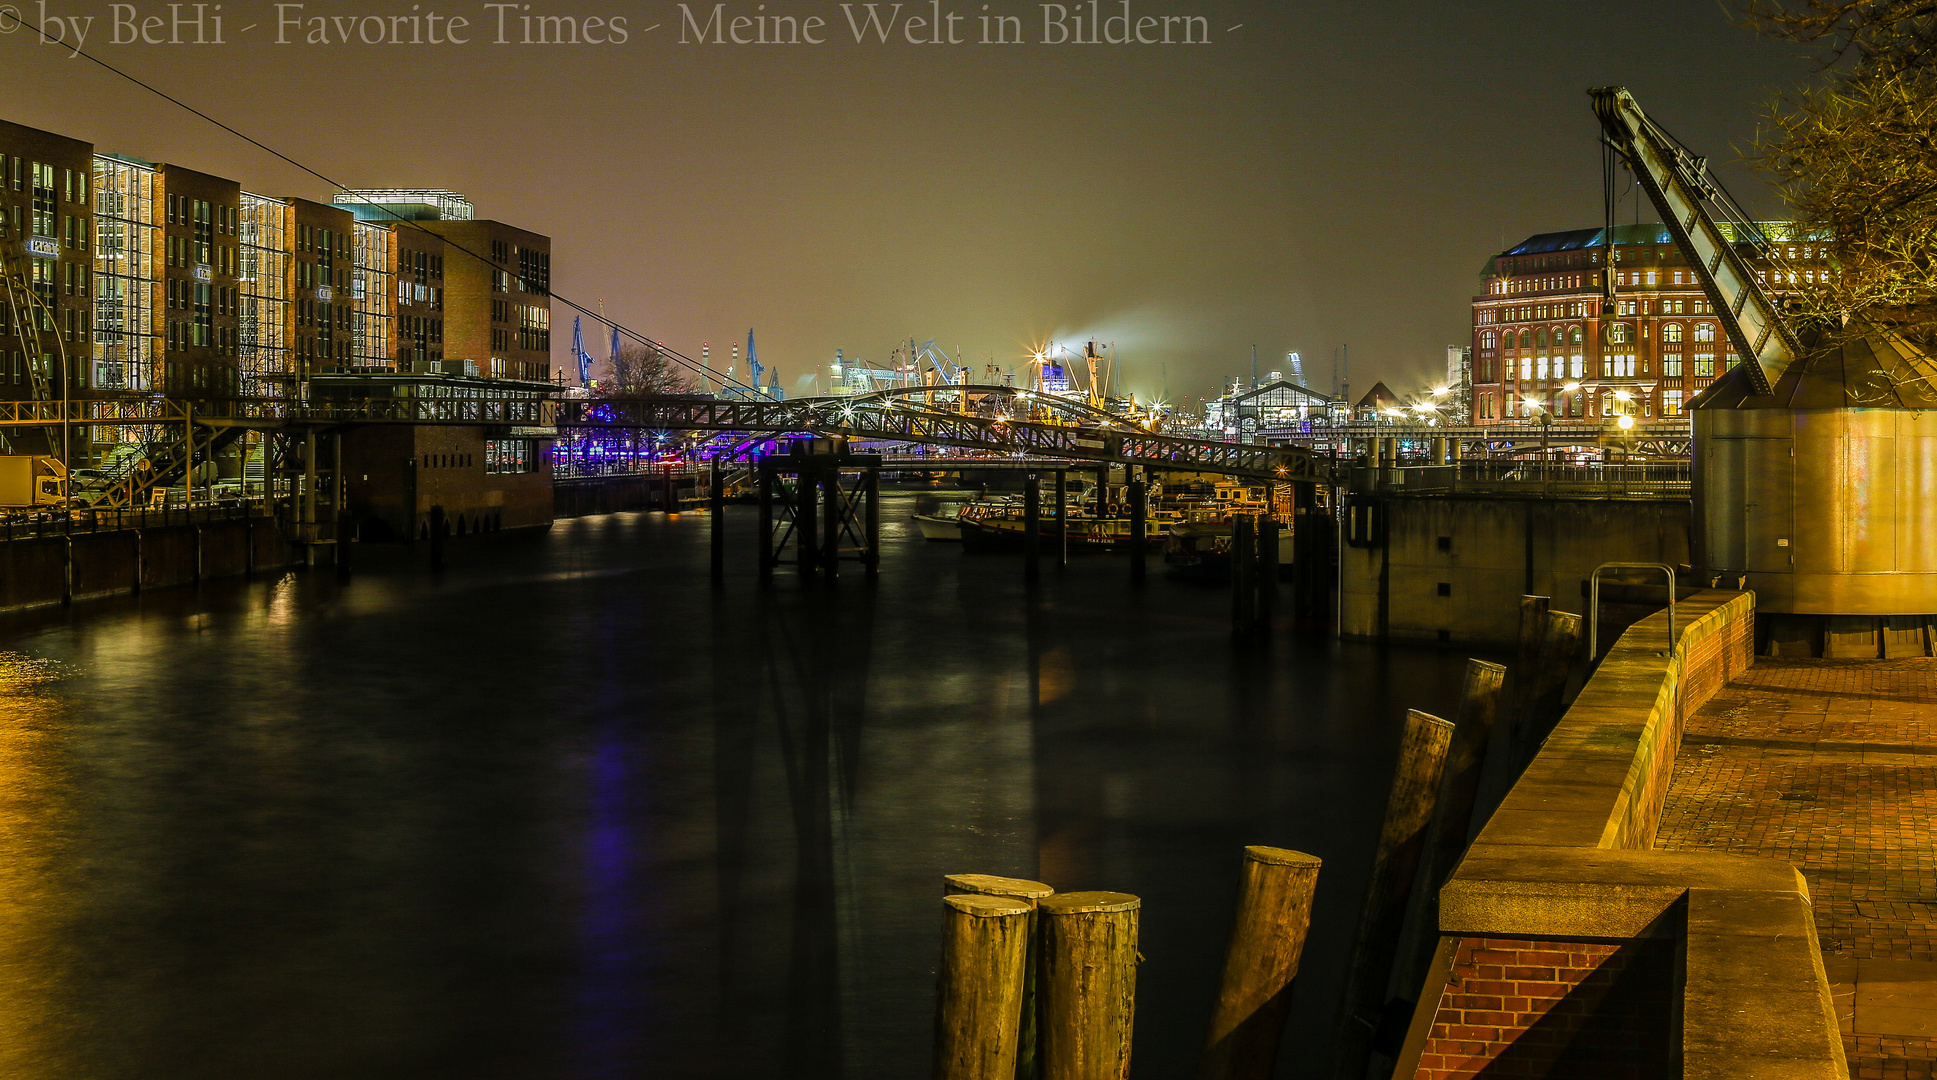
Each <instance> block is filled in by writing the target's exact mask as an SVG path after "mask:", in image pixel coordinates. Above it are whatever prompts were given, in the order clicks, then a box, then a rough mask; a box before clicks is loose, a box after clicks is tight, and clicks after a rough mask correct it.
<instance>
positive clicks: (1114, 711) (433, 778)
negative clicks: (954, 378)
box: [0, 495, 1464, 1080]
mask: <svg viewBox="0 0 1937 1080" xmlns="http://www.w3.org/2000/svg"><path fill="white" fill-rule="evenodd" d="M884 502H885V509H884V512H883V514H882V520H883V527H884V538H883V545H882V568H881V574H880V577H879V578H878V580H875V581H873V582H870V581H868V580H867V579H865V578H864V576H863V575H862V574H861V572H860V568H859V567H858V566H854V565H848V566H844V567H843V568H842V572H843V576H842V577H841V579H840V580H838V581H835V582H820V581H813V582H807V581H802V580H800V579H799V578H798V577H797V576H795V575H794V574H793V573H792V572H791V571H782V572H780V573H779V574H777V575H776V576H775V578H774V580H773V582H772V583H771V585H769V586H766V587H762V586H760V585H759V583H758V581H757V579H756V575H755V555H754V540H753V537H752V535H751V534H752V529H753V525H754V515H753V512H752V510H751V509H750V508H740V507H736V508H733V510H732V511H731V512H730V513H729V515H728V521H727V528H728V545H727V552H728V567H729V572H728V577H727V581H726V582H725V583H724V584H723V585H720V586H717V587H716V586H714V585H713V584H712V583H711V582H710V581H709V580H708V574H707V558H708V529H709V524H708V521H707V518H706V516H705V515H703V514H685V515H673V516H668V515H665V514H659V513H622V514H612V515H606V516H602V517H590V518H579V519H574V520H564V521H560V522H558V523H557V525H556V526H554V527H553V528H552V529H550V530H549V531H545V532H530V533H524V534H512V533H504V534H496V535H491V536H483V537H467V538H463V539H458V540H453V542H452V543H451V544H450V547H449V557H448V565H447V566H446V567H445V568H444V569H442V570H441V571H432V570H431V569H430V568H429V567H428V552H427V551H426V550H424V549H419V550H417V551H412V550H410V549H408V548H404V547H380V546H375V545H370V546H361V547H358V548H356V549H354V550H355V563H356V565H355V568H354V574H353V575H352V576H350V577H349V578H348V579H347V580H339V579H338V577H337V575H335V574H334V573H332V572H331V571H329V570H327V569H319V570H314V571H309V572H304V573H287V574H276V575H273V576H271V575H265V576H261V577H258V578H257V579H255V580H252V581H244V580H233V581H221V582H211V583H206V584H204V585H202V586H200V587H197V588H183V589H175V590H168V591H160V592H155V593H151V594H148V595H145V596H140V597H128V598H123V599H116V600H108V601H101V602H95V603H88V604H83V605H80V606H77V607H74V608H72V609H49V610H42V611H38V612H28V613H20V614H14V615H10V616H6V617H4V619H0V698H3V699H4V701H3V702H0V911H3V914H0V1076H5V1077H9V1078H14V1080H73V1078H81V1077H85V1078H90V1080H122V1078H127V1080H134V1078H141V1080H175V1078H181V1080H188V1078H194V1080H232V1078H233V1080H243V1078H249V1080H258V1078H259V1080H271V1078H273V1080H294V1078H319V1080H320V1078H331V1080H336V1078H342V1077H352V1076H354V1077H358V1078H363V1080H387V1078H400V1080H401V1078H410V1080H436V1078H452V1080H458V1078H463V1080H497V1078H504V1080H512V1078H517V1080H544V1078H584V1080H593V1078H617V1077H628V1078H642V1077H668V1078H675V1077H679V1078H683V1077H695V1078H714V1077H718V1078H755V1077H762V1078H764V1077H775V1076H787V1077H790V1078H797V1080H813V1078H836V1077H853V1078H880V1080H888V1078H895V1080H906V1078H910V1077H920V1076H924V1075H926V1072H927V1069H928V1054H929V1036H930V1030H931V1026H932V1023H933V1013H932V1009H933V981H934V972H935V966H936V953H937V948H938V932H939V929H940V917H941V906H940V900H939V897H940V894H941V876H942V875H943V874H945V873H952V872H973V873H987V874H1002V875H1011V876H1019V877H1027V878H1037V879H1040V880H1043V881H1046V882H1048V883H1049V884H1051V885H1053V886H1055V887H1056V888H1058V889H1062V890H1077V889H1109V890H1117V891H1123V892H1130V893H1135V894H1137V895H1139V896H1141V897H1142V898H1143V901H1144V907H1143V912H1142V919H1143V922H1142V939H1141V952H1142V955H1143V963H1142V966H1141V967H1140V969H1139V972H1138V994H1137V997H1138V1007H1137V1016H1136V1035H1135V1056H1134V1060H1133V1070H1134V1074H1135V1075H1137V1076H1142V1077H1174V1076H1181V1075H1188V1073H1189V1072H1190V1070H1191V1068H1192V1066H1193V1063H1194V1061H1195V1056H1196V1053H1197V1050H1198V1048H1199V1046H1200V1045H1201V1042H1202V1040H1203V1035H1204V1026H1205V1023H1206V1020H1207V1018H1208V1013H1209V1008H1210V1004H1211V1001H1212V996H1213V993H1214V991H1215V984H1216V978H1217V971H1218V965H1219V963H1220V959H1221V953H1222V949H1223V946H1224V938H1225V935H1226V934H1227V933H1228V932H1229V929H1230V922H1231V907H1232V902H1233V898H1234V895H1235V887H1236V881H1237V872H1238V860H1239V854H1240V851H1241V849H1242V847H1243V846H1244V845H1246V844H1271V845H1277V846H1283V847H1291V848H1297V849H1300V850H1303V851H1307V852H1310V853H1312V854H1315V855H1318V856H1319V857H1321V858H1323V859H1324V860H1325V867H1324V870H1323V872H1322V874H1321V877H1320V886H1319V893H1318V898H1317V904H1316V912H1315V916H1314V922H1313V927H1312V936H1311V941H1310V945H1309V947H1308V949H1307V951H1306V961H1305V966H1304V971H1303V974H1302V975H1301V976H1300V979H1299V985H1298V989H1297V997H1296V1004H1295V1008H1294V1015H1293V1018H1292V1021H1291V1024H1292V1029H1293V1036H1294V1038H1295V1039H1296V1040H1297V1044H1298V1045H1300V1046H1302V1047H1304V1048H1306V1049H1304V1050H1301V1051H1300V1052H1297V1053H1294V1054H1290V1055H1287V1057H1288V1060H1287V1061H1286V1062H1284V1068H1283V1069H1282V1070H1281V1072H1282V1074H1283V1075H1286V1076H1301V1077H1302V1076H1317V1075H1319V1073H1320V1072H1322V1071H1323V1068H1322V1067H1323V1060H1322V1055H1321V1054H1318V1053H1315V1052H1312V1050H1311V1048H1314V1047H1319V1046H1322V1045H1324V1044H1325V1043H1326V1042H1327V1041H1328V1040H1329V1035H1330V1028H1331V1023H1332V1018H1333V1010H1334V1008H1335V1005H1336V999H1337V994H1338V991H1339V987H1340V984H1341V983H1342V981H1343V976H1344V967H1345V963H1346V959H1347V956H1348V953H1349V950H1350V938H1351V934H1352V932H1353V929H1354V925H1355V922H1356V919H1357V912H1358V904H1359V900H1360V897H1361V894H1362V890H1363V888H1364V883H1365V875H1366V873H1367V869H1368V867H1369V864H1370V862H1371V855H1372V847H1373V843H1374V841H1375V838H1376V835H1377V832H1378V825H1379V817H1380V813H1381V811H1382V809H1383V805H1384V799H1385V794H1386V787H1387V784H1388V782H1389V780H1390V772H1391V769H1392V764H1393V756H1394V753H1395V749H1396V746H1397V735H1398V731H1399V727H1400V724H1401V721H1402V719H1403V716H1404V712H1405V710H1406V709H1407V708H1409V707H1411V708H1420V709H1425V710H1428V711H1431V712H1435V713H1438V714H1440V715H1450V714H1451V710H1452V707H1453V704H1454V702H1455V700H1456V698H1457V694H1458V680H1459V674H1460V669H1461V664H1462V662H1463V659H1464V657H1463V655H1461V654H1459V653H1454V652H1444V651H1434V650H1430V649H1421V650H1400V649H1379V648H1375V647H1372V646H1363V645H1350V644H1343V643H1339V642H1336V641H1332V640H1328V639H1325V638H1311V637H1302V636H1297V635H1294V634H1291V633H1289V632H1280V633H1279V634H1277V635H1276V636H1274V637H1272V638H1271V639H1270V640H1268V641H1264V642H1260V643H1256V644H1242V645H1240V644H1236V643H1234V642H1233V641H1232V638H1231V634H1230V628H1229V626H1230V624H1229V614H1230V599H1229V595H1228V593H1227V592H1226V591H1225V590H1224V589H1222V588H1221V587H1219V586H1215V585H1208V586H1207V585H1203V584H1193V583H1187V582H1181V581H1174V580H1171V579H1169V578H1167V577H1165V576H1164V574H1163V573H1162V572H1161V569H1160V564H1158V563H1155V562H1154V561H1153V566H1152V572H1151V574H1150V577H1149V580H1148V581H1147V582H1145V583H1144V584H1143V585H1141V586H1133V585H1132V584H1131V582H1130V581H1129V574H1128V568H1127V561H1126V560H1125V559H1123V558H1121V557H1116V556H1107V555H1104V556H1084V557H1082V558H1079V559H1076V560H1074V561H1073V562H1072V563H1071V565H1070V566H1069V567H1068V568H1066V569H1062V570H1058V569H1057V568H1056V567H1054V566H1053V565H1050V566H1046V567H1045V568H1044V571H1043V573H1042V576H1041V580H1040V582H1039V584H1038V585H1037V586H1035V587H1034V588H1033V589H1032V588H1030V587H1028V586H1026V585H1025V582H1024V580H1023V574H1022V572H1021V565H1020V560H1019V558H1017V557H1015V556H999V555H990V556H970V555H964V554H963V553H962V552H961V551H960V550H959V549H958V548H957V547H955V546H953V545H943V544H927V543H924V542H923V541H922V539H921V536H920V533H919V532H918V531H916V529H915V528H914V525H913V522H912V521H910V520H909V513H910V511H912V510H913V509H914V508H915V499H914V498H913V497H910V496H905V495H903V496H889V497H888V498H886V499H885V500H884Z"/></svg>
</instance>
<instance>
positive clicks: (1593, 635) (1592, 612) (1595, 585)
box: [1587, 562, 1675, 663]
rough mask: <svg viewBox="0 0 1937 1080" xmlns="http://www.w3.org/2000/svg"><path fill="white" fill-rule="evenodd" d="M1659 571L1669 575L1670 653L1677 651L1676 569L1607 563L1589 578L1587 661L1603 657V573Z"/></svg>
mask: <svg viewBox="0 0 1937 1080" xmlns="http://www.w3.org/2000/svg"><path fill="white" fill-rule="evenodd" d="M1617 568H1618V569H1627V570H1659V571H1661V572H1662V573H1664V574H1667V575H1668V651H1669V652H1673V651H1674V650H1675V568H1674V567H1672V566H1669V565H1668V564H1667V563H1659V562H1607V563H1602V564H1601V565H1599V566H1597V567H1595V568H1594V572H1593V573H1592V574H1589V575H1588V577H1587V659H1588V662H1589V663H1592V662H1594V661H1596V660H1599V659H1600V657H1601V571H1603V570H1612V569H1617Z"/></svg>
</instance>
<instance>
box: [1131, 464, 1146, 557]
mask: <svg viewBox="0 0 1937 1080" xmlns="http://www.w3.org/2000/svg"><path fill="white" fill-rule="evenodd" d="M1129 486H1130V580H1131V581H1142V580H1143V574H1144V568H1143V562H1144V549H1145V548H1147V547H1149V546H1150V545H1149V541H1148V533H1149V516H1150V508H1149V506H1148V490H1149V489H1148V488H1147V487H1145V485H1144V482H1143V478H1142V477H1141V476H1139V477H1138V478H1137V479H1135V480H1132V481H1130V485H1129Z"/></svg>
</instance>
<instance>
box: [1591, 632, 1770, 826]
mask: <svg viewBox="0 0 1937 1080" xmlns="http://www.w3.org/2000/svg"><path fill="white" fill-rule="evenodd" d="M1709 595H1714V594H1709ZM1663 618H1664V616H1662V615H1652V616H1649V619H1648V623H1647V625H1646V626H1637V627H1635V628H1634V629H1631V630H1629V632H1628V633H1629V634H1638V635H1641V637H1642V643H1643V644H1644V645H1646V637H1647V635H1648V634H1650V633H1658V632H1661V631H1662V630H1663V629H1665V628H1663V627H1659V626H1657V623H1658V622H1659V621H1660V620H1662V619H1663ZM1677 630H1678V632H1679V633H1680V635H1681V636H1680V637H1679V638H1678V641H1679V642H1680V645H1679V651H1680V653H1681V666H1680V668H1679V669H1678V671H1677V672H1676V673H1675V675H1674V678H1675V684H1674V686H1673V687H1671V688H1670V689H1669V692H1668V697H1667V698H1666V700H1665V701H1664V703H1663V704H1665V705H1668V706H1669V707H1668V708H1658V709H1657V711H1656V715H1654V716H1652V717H1650V718H1649V723H1650V724H1651V725H1653V726H1652V728H1651V729H1650V730H1648V731H1647V732H1645V733H1644V734H1643V737H1642V738H1643V742H1642V745H1641V746H1639V747H1637V748H1636V753H1635V772H1634V773H1633V774H1631V775H1633V776H1634V780H1635V783H1634V786H1633V791H1632V794H1631V796H1630V798H1629V800H1628V806H1627V809H1626V812H1625V813H1623V814H1622V815H1621V817H1620V820H1619V821H1618V822H1617V823H1616V825H1615V829H1614V835H1613V837H1612V838H1611V839H1612V842H1611V843H1604V845H1603V846H1611V847H1615V848H1622V849H1626V850H1647V849H1648V848H1650V847H1653V846H1654V837H1655V830H1656V828H1658V827H1659V826H1660V824H1661V803H1662V800H1663V799H1664V798H1666V797H1667V794H1668V783H1669V781H1670V780H1672V779H1673V778H1674V772H1675V754H1676V753H1677V751H1679V749H1680V748H1681V730H1682V724H1683V722H1684V721H1685V720H1686V718H1687V717H1689V716H1690V715H1692V714H1693V713H1694V712H1695V710H1697V709H1700V708H1701V707H1702V706H1703V705H1704V704H1706V703H1707V702H1708V699H1709V698H1712V697H1714V696H1715V692H1716V691H1717V690H1720V689H1721V688H1722V687H1723V686H1725V685H1727V683H1728V681H1729V680H1730V679H1733V678H1735V677H1736V676H1737V675H1740V674H1741V673H1742V672H1744V671H1746V670H1748V667H1749V665H1750V664H1752V663H1754V662H1755V606H1754V603H1753V598H1751V597H1749V596H1747V595H1746V594H1745V595H1742V596H1737V597H1735V598H1733V599H1731V600H1729V601H1728V602H1726V603H1724V604H1723V605H1722V606H1720V607H1718V608H1715V609H1713V610H1710V611H1708V612H1706V613H1705V614H1703V615H1702V616H1700V617H1699V618H1698V619H1696V620H1694V621H1693V622H1692V623H1684V624H1683V625H1682V626H1680V627H1677ZM1623 644H1626V637H1625V635H1624V638H1623Z"/></svg>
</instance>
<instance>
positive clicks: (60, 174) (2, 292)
mask: <svg viewBox="0 0 1937 1080" xmlns="http://www.w3.org/2000/svg"><path fill="white" fill-rule="evenodd" d="M93 160H94V147H93V146H91V145H90V144H88V143H84V142H81V141H80V140H78V139H70V138H66V137H65V136H61V135H55V134H52V133H50V132H45V131H38V130H36V129H34V128H29V127H22V126H21V125H19V124H9V123H6V122H4V121H0V244H4V246H5V254H4V256H3V257H0V270H4V271H5V274H6V277H7V278H8V279H9V280H17V281H19V282H22V283H23V284H24V285H25V288H13V287H8V286H0V399H4V400H20V399H30V398H34V397H36V396H42V397H49V398H58V397H60V396H61V384H62V382H63V381H65V382H66V383H67V384H68V386H67V389H68V392H69V393H70V394H75V393H79V392H81V391H84V390H85V389H86V388H87V387H88V385H89V382H90V376H91V374H92V373H91V372H90V370H89V367H90V365H89V363H88V360H89V350H88V337H89V335H88V328H89V326H90V325H92V323H93V310H94V308H93V304H94V301H93V293H94V282H93V272H92V266H91V261H92V259H93V249H94V232H95V229H94V213H93V205H92V200H91V198H90V188H91V186H92V171H93Z"/></svg>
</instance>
